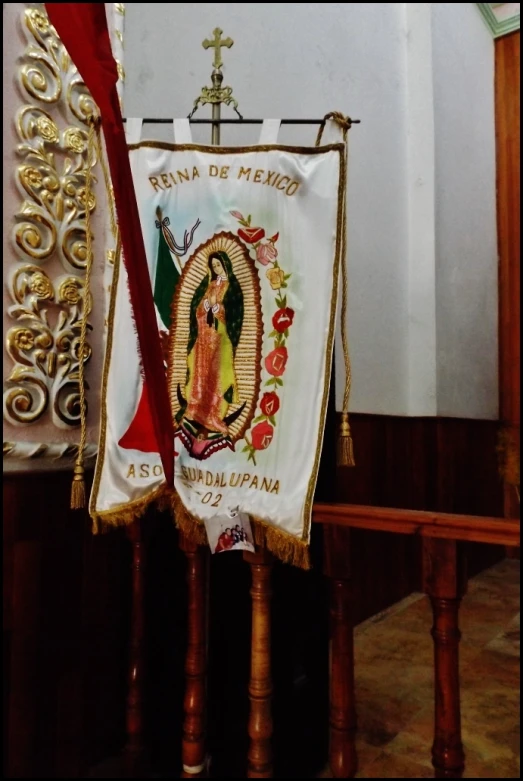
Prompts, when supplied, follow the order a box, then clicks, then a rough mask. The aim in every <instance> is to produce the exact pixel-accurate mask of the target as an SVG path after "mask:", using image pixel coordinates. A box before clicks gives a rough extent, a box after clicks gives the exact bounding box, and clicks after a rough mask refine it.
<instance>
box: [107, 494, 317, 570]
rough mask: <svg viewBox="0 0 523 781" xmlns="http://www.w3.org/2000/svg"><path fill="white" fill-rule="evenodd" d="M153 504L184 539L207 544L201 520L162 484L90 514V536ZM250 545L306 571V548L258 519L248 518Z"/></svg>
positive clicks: (130, 519)
mask: <svg viewBox="0 0 523 781" xmlns="http://www.w3.org/2000/svg"><path fill="white" fill-rule="evenodd" d="M154 503H156V506H157V507H158V509H159V510H160V511H163V510H170V511H171V513H172V515H173V520H174V523H175V525H176V527H177V528H178V529H179V530H180V532H182V534H184V535H185V537H186V538H187V539H188V540H189V541H190V542H193V543H194V544H196V545H207V544H208V541H207V533H206V531H205V525H204V523H203V521H200V520H199V519H198V518H196V517H195V516H194V515H192V513H190V512H189V511H188V510H187V508H186V507H185V505H184V504H183V502H182V500H181V499H180V497H179V495H178V493H177V492H176V491H174V492H173V491H170V490H168V489H167V487H166V486H165V485H163V486H160V488H157V489H156V491H153V492H152V493H150V494H148V495H147V496H143V497H142V498H141V499H136V500H135V501H134V502H129V503H128V504H125V505H120V506H119V507H117V508H115V509H114V510H110V511H107V512H103V513H96V514H93V515H92V519H93V534H104V533H105V532H107V531H109V530H110V529H114V528H115V527H118V526H128V525H130V524H131V523H133V522H134V521H136V520H137V519H138V518H140V517H141V516H142V515H144V513H145V512H146V510H147V509H148V508H149V507H150V506H151V505H152V504H154ZM250 520H251V526H252V533H253V537H254V542H255V543H256V545H257V546H258V547H260V548H265V550H267V551H269V552H270V553H272V554H273V555H274V556H276V558H278V559H280V561H283V562H284V563H285V564H292V565H293V566H294V567H299V568H300V569H305V570H307V569H310V568H311V562H310V555H309V545H308V544H307V543H306V542H304V541H303V540H299V539H297V538H296V537H293V536H292V534H288V533H287V532H284V531H282V530H281V529H277V528H276V527H275V526H271V525H270V524H269V523H267V522H266V521H264V520H262V519H261V518H257V517H253V516H250Z"/></svg>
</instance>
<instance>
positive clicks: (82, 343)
mask: <svg viewBox="0 0 523 781" xmlns="http://www.w3.org/2000/svg"><path fill="white" fill-rule="evenodd" d="M96 123H97V120H96V119H95V118H94V117H92V118H91V120H90V122H89V136H88V139H87V166H86V171H85V243H86V261H85V280H84V289H83V296H82V299H83V311H82V320H81V324H80V340H79V346H78V391H79V396H80V443H79V445H78V455H77V457H76V463H75V467H74V476H73V482H72V485H71V510H83V508H84V507H85V506H86V491H85V469H84V450H85V444H86V441H87V404H86V400H85V361H86V357H87V355H88V352H87V317H88V316H89V312H90V306H91V302H90V289H91V271H92V267H93V235H92V233H91V195H92V188H91V179H92V167H93V165H94V151H95V145H96V126H97V124H96Z"/></svg>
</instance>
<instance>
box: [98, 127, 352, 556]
mask: <svg viewBox="0 0 523 781" xmlns="http://www.w3.org/2000/svg"><path fill="white" fill-rule="evenodd" d="M130 157H131V165H132V171H133V178H134V185H135V190H136V195H137V201H138V206H139V211H140V221H141V227H142V231H143V236H144V242H145V247H146V254H147V259H148V265H149V271H150V275H151V283H152V290H153V294H154V303H155V308H156V314H157V324H158V330H159V333H160V338H161V343H162V346H163V356H164V367H165V381H166V383H167V387H168V392H169V398H170V404H171V414H172V421H173V424H174V442H173V458H174V459H175V492H174V495H171V494H169V495H168V496H167V495H166V490H165V488H166V484H165V479H164V477H163V469H162V465H161V460H160V457H159V454H158V447H157V443H156V440H155V434H154V430H153V427H152V418H151V406H150V405H151V397H150V393H149V391H148V388H147V384H146V383H145V381H144V378H143V372H142V370H141V359H140V355H139V351H138V346H137V339H136V333H135V329H134V327H133V316H132V309H131V305H130V302H129V292H128V287H127V279H126V272H125V267H124V266H123V264H122V262H121V260H119V259H118V260H117V263H116V266H115V276H114V278H113V285H112V294H111V303H110V312H109V318H108V332H107V349H106V359H105V371H104V385H103V389H102V406H103V409H102V427H101V437H100V448H99V458H98V464H97V469H96V474H95V483H94V488H93V493H92V497H91V508H90V509H91V515H92V516H93V519H94V521H95V525H96V526H97V527H103V526H106V525H114V524H117V523H122V522H126V521H129V520H131V519H133V518H134V517H136V516H137V515H138V514H140V513H141V512H143V510H144V509H145V508H146V507H147V505H148V504H149V503H150V502H151V501H153V500H155V499H158V498H159V497H162V498H163V499H164V501H167V502H168V503H170V504H171V505H172V507H173V512H174V517H175V521H176V522H177V524H178V525H179V526H180V527H181V528H182V529H183V530H184V532H185V533H187V534H191V535H194V536H195V537H197V538H198V539H202V540H203V539H205V527H204V522H207V524H209V523H210V522H212V519H213V518H216V519H218V518H223V517H224V516H226V515H227V514H230V513H235V512H240V513H245V514H246V515H248V516H249V518H250V520H251V525H252V528H253V533H254V537H255V539H256V541H257V542H259V543H260V542H263V543H264V544H265V545H266V546H267V547H268V549H269V550H271V551H273V552H274V553H275V554H276V555H278V556H279V557H280V558H282V559H283V560H286V561H290V562H292V563H295V564H298V565H301V566H305V565H306V562H307V551H308V543H309V537H310V524H311V511H312V501H313V496H314V489H315V484H316V478H317V473H318V467H319V461H320V451H321V446H322V439H323V429H324V423H325V415H326V407H327V397H328V391H329V380H330V373H331V360H332V352H333V341H334V329H335V312H336V303H337V294H338V276H339V270H340V263H341V262H342V261H343V262H344V258H343V257H342V255H343V248H344V240H343V236H342V233H343V226H344V220H343V210H344V194H345V182H346V179H345V145H344V144H342V143H335V144H328V145H325V146H319V147H289V146H282V145H278V144H274V145H267V146H252V147H241V148H236V147H234V148H232V147H231V148H226V147H221V148H213V147H204V146H197V145H193V144H189V145H184V146H178V147H177V146H176V145H170V144H165V143H160V142H142V143H139V144H135V145H132V146H131V147H130Z"/></svg>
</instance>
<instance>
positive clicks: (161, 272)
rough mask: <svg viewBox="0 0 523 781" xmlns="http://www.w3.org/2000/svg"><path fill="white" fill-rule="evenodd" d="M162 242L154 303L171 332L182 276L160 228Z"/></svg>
mask: <svg viewBox="0 0 523 781" xmlns="http://www.w3.org/2000/svg"><path fill="white" fill-rule="evenodd" d="M159 234H160V242H159V244H158V260H157V263H156V277H155V279H154V303H155V304H156V308H157V309H158V312H159V314H160V317H161V319H162V322H163V324H164V325H165V327H166V328H167V330H169V328H170V327H171V304H172V300H173V296H174V291H175V289H176V285H177V283H178V280H179V279H180V274H179V272H178V269H177V268H176V266H175V265H174V261H173V259H172V256H171V252H170V250H169V247H168V246H167V242H166V241H165V236H164V235H163V230H162V229H161V228H160V230H159Z"/></svg>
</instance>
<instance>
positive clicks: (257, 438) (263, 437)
mask: <svg viewBox="0 0 523 781" xmlns="http://www.w3.org/2000/svg"><path fill="white" fill-rule="evenodd" d="M273 436H274V429H273V427H272V426H271V424H270V423H267V421H266V420H264V421H263V422H262V423H258V425H257V426H254V428H253V430H252V432H251V437H252V446H253V448H254V449H255V450H265V449H266V448H268V447H269V445H270V444H271V442H272V438H273Z"/></svg>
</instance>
